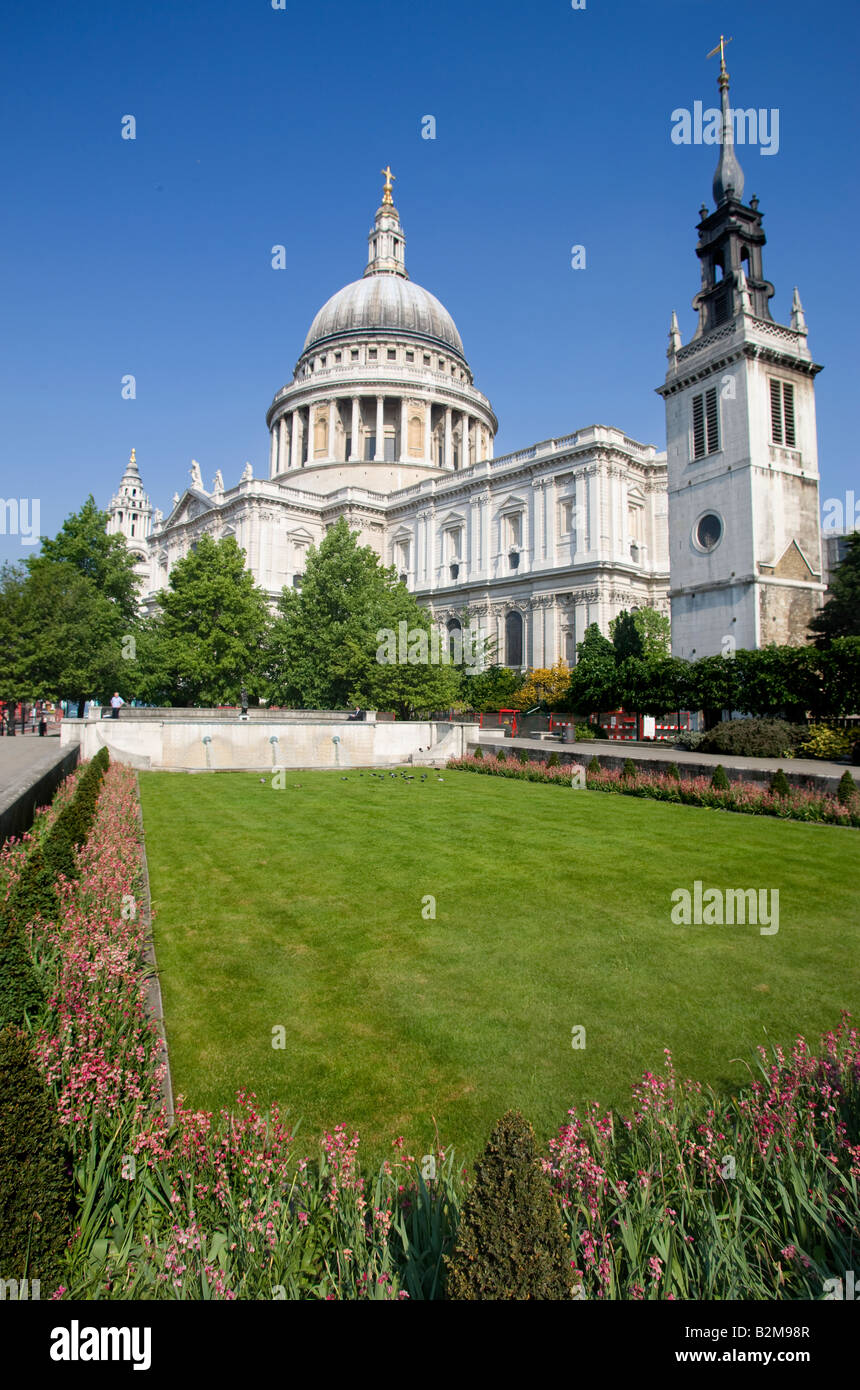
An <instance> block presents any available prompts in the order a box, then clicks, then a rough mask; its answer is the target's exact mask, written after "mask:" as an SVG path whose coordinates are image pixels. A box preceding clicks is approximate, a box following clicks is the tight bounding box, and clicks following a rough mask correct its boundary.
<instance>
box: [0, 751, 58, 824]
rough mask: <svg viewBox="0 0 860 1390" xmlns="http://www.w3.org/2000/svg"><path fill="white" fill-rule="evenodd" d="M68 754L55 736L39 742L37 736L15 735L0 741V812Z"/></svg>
mask: <svg viewBox="0 0 860 1390" xmlns="http://www.w3.org/2000/svg"><path fill="white" fill-rule="evenodd" d="M68 752H69V749H68V748H61V747H60V738H59V735H56V736H55V737H54V738H50V737H45V738H39V735H38V734H19V735H18V736H17V737H16V738H0V811H4V810H5V809H6V807H7V806H10V805H11V804H12V802H13V801H16V800H17V799H18V797H19V796H20V795H21V793H22V792H23V791H26V789H27V787H29V786H31V785H32V783H33V782H38V780H39V778H40V777H42V776H44V774H45V773H46V772H48V771H49V770H50V768H52V767H53V766H54V765H55V764H56V763H58V762H59V761H60V759H61V758H64V757H65V756H66V754H67V753H68Z"/></svg>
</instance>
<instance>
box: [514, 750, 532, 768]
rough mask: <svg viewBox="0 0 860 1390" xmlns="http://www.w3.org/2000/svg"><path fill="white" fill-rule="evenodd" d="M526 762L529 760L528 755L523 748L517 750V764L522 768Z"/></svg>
mask: <svg viewBox="0 0 860 1390" xmlns="http://www.w3.org/2000/svg"><path fill="white" fill-rule="evenodd" d="M528 760H529V755H528V753H527V752H526V750H525V749H524V748H521V749H520V750H519V752H518V753H517V761H518V762H519V764H520V765H521V766H522V767H525V765H526V763H527V762H528Z"/></svg>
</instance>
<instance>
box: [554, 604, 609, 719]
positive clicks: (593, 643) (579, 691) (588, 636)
mask: <svg viewBox="0 0 860 1390" xmlns="http://www.w3.org/2000/svg"><path fill="white" fill-rule="evenodd" d="M576 653H577V663H576V665H575V666H574V668H573V670H572V672H571V674H570V684H569V686H568V690H567V696H566V707H567V708H568V709H571V710H577V711H580V712H590V711H592V710H597V711H599V710H601V709H615V708H616V706H617V683H618V672H617V666H616V662H615V648H614V646H613V645H612V643H611V642H610V641H609V639H608V638H606V637H604V636H603V633H602V632H601V631H600V628H599V627H598V626H597V623H590V624H589V626H588V627H587V628H586V629H585V635H584V637H583V639H582V641H581V642H578V643H577V646H576Z"/></svg>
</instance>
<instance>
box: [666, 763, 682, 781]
mask: <svg viewBox="0 0 860 1390" xmlns="http://www.w3.org/2000/svg"><path fill="white" fill-rule="evenodd" d="M666 776H667V777H671V778H672V780H673V781H674V782H680V780H681V773H680V771H679V769H678V764H677V763H670V764H669V766H668V767H667V768H666Z"/></svg>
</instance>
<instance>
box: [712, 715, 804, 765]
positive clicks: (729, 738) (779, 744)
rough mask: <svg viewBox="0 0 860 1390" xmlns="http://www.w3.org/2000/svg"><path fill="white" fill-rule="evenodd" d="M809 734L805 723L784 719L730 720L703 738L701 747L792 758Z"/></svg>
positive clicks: (749, 754)
mask: <svg viewBox="0 0 860 1390" xmlns="http://www.w3.org/2000/svg"><path fill="white" fill-rule="evenodd" d="M806 734H807V728H806V725H805V724H789V723H787V722H786V720H784V719H727V720H725V721H724V723H722V724H717V726H716V727H715V728H713V729H710V730H709V731H708V733H706V734H704V735H703V736H702V738H700V739H699V742H698V749H699V751H700V752H701V753H734V754H740V755H741V757H747V758H791V757H793V756H794V749H795V748H796V747H797V746H798V744H800V743H802V741H803V739H804V738H805V737H806Z"/></svg>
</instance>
